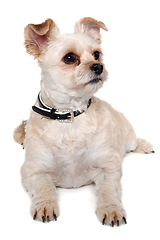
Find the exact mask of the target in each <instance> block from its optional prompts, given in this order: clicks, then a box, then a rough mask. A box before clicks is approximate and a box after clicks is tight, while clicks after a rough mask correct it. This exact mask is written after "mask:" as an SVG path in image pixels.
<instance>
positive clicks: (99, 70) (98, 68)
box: [90, 63, 103, 75]
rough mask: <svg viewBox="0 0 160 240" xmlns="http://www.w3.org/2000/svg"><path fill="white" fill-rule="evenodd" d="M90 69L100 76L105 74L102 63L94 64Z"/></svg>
mask: <svg viewBox="0 0 160 240" xmlns="http://www.w3.org/2000/svg"><path fill="white" fill-rule="evenodd" d="M90 69H91V70H92V71H93V72H95V73H96V74H98V75H100V74H101V73H102V72H103V65H102V64H100V63H95V64H93V65H92V66H91V67H90Z"/></svg>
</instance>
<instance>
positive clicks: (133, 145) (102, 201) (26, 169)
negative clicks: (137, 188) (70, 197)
mask: <svg viewBox="0 0 160 240" xmlns="http://www.w3.org/2000/svg"><path fill="white" fill-rule="evenodd" d="M100 29H103V30H104V31H107V28H106V26H105V24H104V23H103V22H100V21H97V20H95V19H93V18H89V17H88V18H83V19H80V20H79V21H78V22H76V23H75V26H74V33H71V34H63V35H61V34H60V30H59V28H58V27H57V25H56V24H55V22H54V21H53V20H52V19H47V20H46V21H45V22H44V23H42V24H36V25H35V24H29V25H27V27H26V28H25V31H24V37H25V47H26V50H27V52H28V53H29V54H30V55H32V56H34V58H35V59H36V60H37V61H38V64H39V66H40V68H41V70H42V75H41V91H40V93H39V94H38V97H37V100H36V102H35V105H34V106H33V107H32V109H31V113H30V117H29V119H28V120H27V121H23V122H22V124H21V125H20V126H19V127H17V128H16V129H15V131H14V138H15V140H16V141H17V142H18V143H20V144H22V145H23V148H25V162H24V164H23V165H22V168H21V176H22V184H23V186H24V188H25V190H26V191H27V192H28V194H29V196H30V198H31V215H32V217H33V219H34V220H40V221H42V222H49V221H51V220H57V218H58V216H59V208H58V202H57V193H56V188H57V187H61V188H78V187H81V186H85V185H88V184H92V183H93V184H94V185H95V189H96V195H97V209H96V214H97V217H98V219H99V220H100V221H101V223H102V224H103V225H104V224H107V225H111V226H112V227H113V226H114V225H117V226H119V225H120V224H124V223H127V220H126V212H125V210H124V208H123V204H122V201H121V196H122V189H121V176H122V165H121V160H122V159H123V157H124V156H125V154H126V153H129V152H131V151H132V152H139V153H154V150H153V146H152V145H151V144H150V143H149V142H147V141H146V140H144V139H140V138H137V136H136V134H135V132H134V129H133V127H132V125H131V124H130V123H129V121H128V120H127V119H126V118H125V116H124V115H123V114H122V113H120V112H118V111H116V110H115V109H113V108H112V107H111V105H109V104H108V103H107V102H105V101H102V100H100V99H98V98H97V97H95V96H94V94H95V93H96V92H97V91H98V90H99V89H100V88H101V87H102V86H103V84H104V82H105V81H106V80H107V76H108V73H107V70H106V69H105V65H104V63H103V54H102V49H101V34H100Z"/></svg>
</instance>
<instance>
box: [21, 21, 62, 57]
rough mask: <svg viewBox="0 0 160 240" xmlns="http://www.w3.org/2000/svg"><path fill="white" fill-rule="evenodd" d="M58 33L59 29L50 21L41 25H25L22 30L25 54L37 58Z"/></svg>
mask: <svg viewBox="0 0 160 240" xmlns="http://www.w3.org/2000/svg"><path fill="white" fill-rule="evenodd" d="M59 33H60V31H59V28H58V27H57V25H56V24H55V23H54V22H53V20H52V19H47V20H46V21H45V22H43V23H41V24H29V25H27V27H26V28H25V30H24V37H25V42H24V44H25V47H26V50H27V53H29V54H31V55H33V56H34V57H38V56H39V55H41V53H42V51H44V50H45V49H46V48H47V46H48V42H49V40H50V39H54V38H56V36H57V35H58V34H59Z"/></svg>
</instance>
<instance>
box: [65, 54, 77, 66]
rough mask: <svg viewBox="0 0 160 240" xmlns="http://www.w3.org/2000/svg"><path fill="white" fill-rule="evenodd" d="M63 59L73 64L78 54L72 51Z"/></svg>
mask: <svg viewBox="0 0 160 240" xmlns="http://www.w3.org/2000/svg"><path fill="white" fill-rule="evenodd" d="M63 60H64V62H65V63H66V64H73V63H75V62H76V61H77V60H78V56H77V55H76V54H74V53H67V54H66V55H65V57H64V58H63Z"/></svg>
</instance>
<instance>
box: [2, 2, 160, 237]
mask: <svg viewBox="0 0 160 240" xmlns="http://www.w3.org/2000/svg"><path fill="white" fill-rule="evenodd" d="M0 5H1V6H0V23H1V27H0V53H1V54H0V59H1V63H0V66H1V70H0V75H1V79H0V81H1V82H0V87H1V88H0V104H1V107H0V109H1V117H0V121H1V124H0V138H1V162H0V164H1V168H0V184H1V187H0V189H1V197H0V216H1V217H0V222H1V223H0V226H1V230H0V235H3V237H2V236H1V237H2V239H11V238H12V239H13V238H16V239H18V238H21V239H24V240H25V239H31V240H32V239H33V240H35V239H40V240H41V239H43V240H44V239H57V240H58V239H70V240H72V239H77V240H79V239H87V240H88V239H115V240H117V239H123V240H128V239H130V240H132V239H138V240H139V239H145V238H147V237H148V239H154V240H158V239H160V233H159V226H160V216H159V215H160V194H159V189H160V187H159V185H160V174H159V168H160V149H159V135H160V127H159V124H160V114H159V109H160V97H159V91H160V87H159V82H160V13H159V12H160V6H159V1H158V0H157V1H156V0H134V1H131V0H117V1H116V0H110V1H108V0H103V1H102V0H98V1H95V0H92V1H90V0H85V1H83V0H81V1H75V0H74V1H70V0H66V1H61V0H59V1H54V0H45V1H40V0H39V1H36V0H35V1H34V0H32V1H30V0H27V1H21V0H19V1H18V0H14V1H12V0H10V1H1V4H0ZM82 17H93V18H95V19H97V20H100V21H103V22H104V23H105V24H106V26H107V28H108V30H109V31H108V32H104V31H102V40H103V45H102V47H103V51H104V62H105V65H106V68H107V70H108V72H109V79H108V81H107V83H106V84H105V85H104V87H103V89H101V90H100V91H99V92H98V93H97V96H98V97H100V98H102V99H104V100H106V101H108V102H109V103H111V105H112V106H113V107H114V108H116V109H117V110H119V111H121V112H123V113H124V114H125V115H126V117H127V118H128V119H129V120H130V122H131V123H132V125H133V126H134V128H135V131H136V133H137V135H138V136H139V137H142V138H145V139H147V140H148V141H150V142H151V143H152V144H153V145H154V150H155V152H156V153H155V154H152V155H145V154H144V155H143V154H129V155H127V156H126V157H125V159H124V160H123V177H122V185H123V203H124V207H125V209H126V212H127V221H128V224H127V225H123V226H121V227H119V228H117V227H115V228H111V227H109V226H106V225H105V226H102V225H101V223H100V222H99V221H98V220H97V217H96V215H95V213H94V212H95V209H96V198H95V195H94V187H93V186H87V187H83V188H80V189H71V190H66V189H59V190H58V193H59V206H60V211H61V215H60V217H59V218H58V221H57V222H50V223H49V224H48V223H46V224H43V223H40V222H36V221H33V220H32V218H31V216H30V213H29V208H30V200H29V198H28V196H27V194H26V193H25V192H24V190H23V188H22V186H21V178H20V167H21V165H22V163H23V161H24V151H23V150H22V149H21V146H20V145H18V144H16V143H15V142H14V141H13V130H14V128H15V127H16V126H17V125H18V124H19V123H20V122H21V119H24V120H25V119H27V118H28V116H29V111H30V108H31V106H32V105H33V104H34V102H35V99H36V97H37V94H38V92H39V89H40V88H39V86H40V85H39V82H40V69H39V68H38V66H37V63H36V61H34V60H33V58H32V57H30V56H29V55H27V53H26V52H25V49H24V46H23V41H24V39H23V31H24V27H25V26H26V25H27V24H29V23H35V24H38V23H41V22H43V21H44V20H46V19H47V18H52V19H53V20H54V21H55V22H56V23H57V25H58V26H59V27H60V29H61V32H62V33H65V32H72V31H73V25H74V23H75V22H76V21H77V20H79V19H80V18H82Z"/></svg>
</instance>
